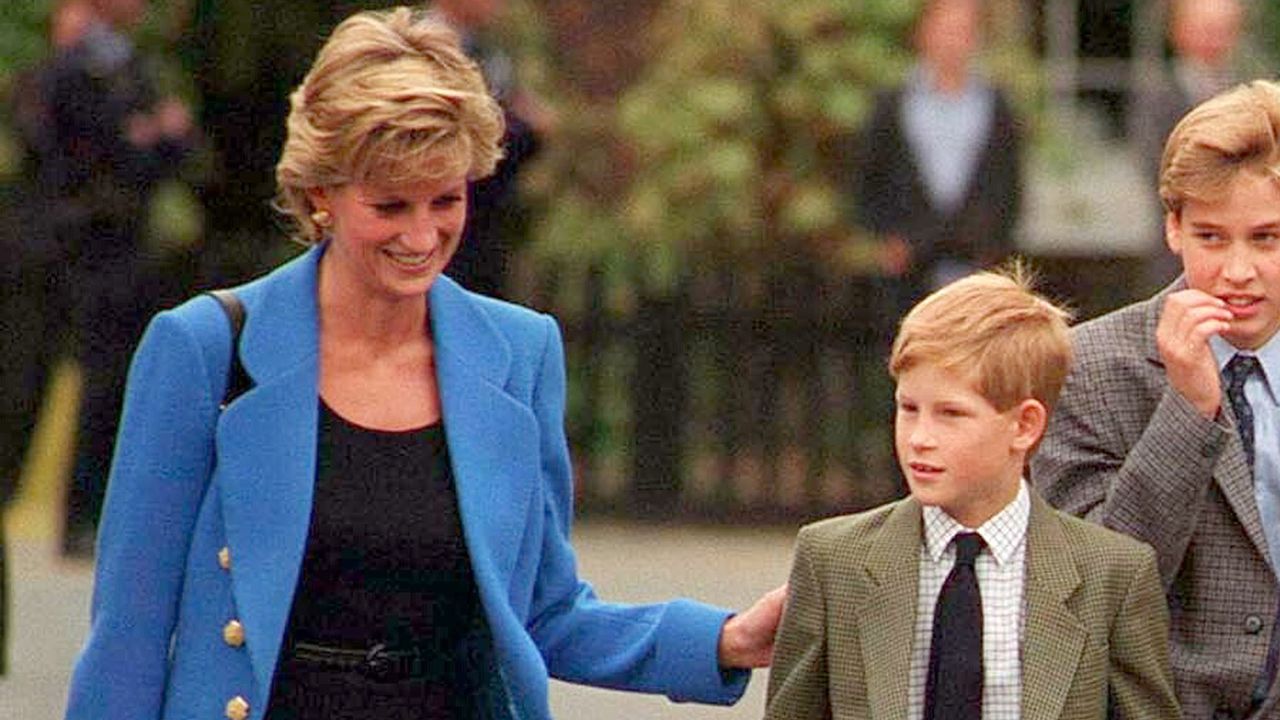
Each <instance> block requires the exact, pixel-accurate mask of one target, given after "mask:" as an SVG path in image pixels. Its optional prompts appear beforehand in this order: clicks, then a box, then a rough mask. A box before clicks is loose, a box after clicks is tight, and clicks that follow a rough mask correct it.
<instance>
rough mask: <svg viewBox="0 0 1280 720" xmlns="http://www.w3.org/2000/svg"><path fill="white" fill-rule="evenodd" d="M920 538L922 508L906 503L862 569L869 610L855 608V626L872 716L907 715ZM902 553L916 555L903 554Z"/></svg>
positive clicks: (893, 515) (883, 530) (892, 515)
mask: <svg viewBox="0 0 1280 720" xmlns="http://www.w3.org/2000/svg"><path fill="white" fill-rule="evenodd" d="M921 533H922V521H921V515H920V505H919V503H917V502H916V501H915V500H913V499H910V498H908V499H906V500H903V501H902V502H901V503H899V504H898V506H897V507H896V508H894V510H893V511H892V512H891V513H890V514H889V517H888V518H887V519H886V520H885V524H884V526H883V527H882V528H881V531H880V533H879V537H878V538H877V539H876V541H875V543H874V544H873V545H872V547H871V549H870V550H869V551H868V553H867V559H866V566H865V568H864V569H865V572H866V578H867V581H868V582H870V583H871V587H872V589H871V591H870V592H869V593H868V595H867V600H866V603H865V605H864V606H863V607H861V608H858V609H857V611H856V615H855V618H854V621H855V622H856V623H857V624H858V636H859V637H860V638H862V667H863V668H864V670H865V672H866V676H867V695H868V698H867V701H868V704H869V706H870V708H871V717H875V718H886V719H893V718H906V716H907V708H908V700H907V690H908V684H907V678H908V674H909V672H910V669H911V645H912V640H913V638H914V636H915V622H916V605H917V603H918V597H917V595H918V592H919V586H920V563H919V556H918V554H917V553H918V552H919V550H918V548H919V547H920V541H921V537H922V535H921ZM903 548H912V549H915V550H916V552H903Z"/></svg>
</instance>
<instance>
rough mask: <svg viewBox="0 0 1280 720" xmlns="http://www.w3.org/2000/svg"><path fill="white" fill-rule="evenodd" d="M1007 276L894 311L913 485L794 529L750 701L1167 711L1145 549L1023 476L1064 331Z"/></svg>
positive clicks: (910, 715) (930, 715) (978, 712)
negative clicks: (777, 618) (883, 501)
mask: <svg viewBox="0 0 1280 720" xmlns="http://www.w3.org/2000/svg"><path fill="white" fill-rule="evenodd" d="M1012 275H1013V276H1012V277H1011V276H1006V275H1001V274H996V273H980V274H978V275H973V276H970V277H968V278H965V279H962V280H959V281H957V282H955V283H953V284H951V285H948V286H946V287H944V288H943V289H941V290H939V291H937V292H935V293H934V294H933V295H931V296H929V297H928V298H926V299H925V300H924V301H922V302H921V303H920V304H919V305H917V306H916V307H915V308H914V309H913V310H912V311H911V312H910V313H909V314H908V315H907V317H906V319H905V320H904V321H903V323H902V329H901V332H900V333H899V334H898V337H897V340H896V341H895V343H894V347H893V354H892V357H891V359H890V371H891V373H892V374H893V376H894V378H895V380H896V381H897V383H898V386H897V392H896V404H897V417H896V421H895V441H896V447H897V453H898V461H899V463H901V465H902V471H903V474H904V475H905V476H906V478H907V483H908V485H909V486H910V488H911V497H908V498H906V499H904V500H901V501H898V502H895V503H891V504H888V505H885V506H883V507H880V508H876V509H874V510H871V511H868V512H865V513H861V514H858V515H852V516H846V517H838V518H832V519H829V520H825V521H822V522H818V523H815V524H813V525H809V526H807V527H805V528H804V529H802V530H801V531H800V536H799V539H798V541H797V546H796V551H795V559H794V563H793V567H792V572H791V582H790V587H791V591H790V597H789V599H788V602H787V607H786V611H785V613H784V616H783V620H782V624H781V626H780V630H779V633H778V637H777V642H776V644H775V649H774V658H773V670H772V671H771V672H770V674H769V693H768V701H767V710H766V718H768V719H770V720H784V719H785V720H792V719H794V720H811V719H814V718H832V719H835V720H840V719H848V720H852V719H855V718H875V719H876V720H920V719H921V718H924V720H942V719H943V718H946V720H956V719H957V718H984V719H985V720H993V719H996V718H1028V719H1030V718H1035V719H1037V720H1042V719H1062V720H1068V719H1069V720H1103V719H1104V718H1108V717H1116V718H1126V719H1128V720H1133V719H1135V718H1144V719H1150V720H1171V719H1175V718H1178V717H1179V713H1178V707H1177V702H1176V700H1175V699H1174V695H1173V685H1172V679H1171V678H1170V673H1169V656H1168V644H1167V642H1166V636H1167V632H1168V613H1167V612H1166V609H1165V607H1164V604H1163V603H1162V602H1161V589H1160V583H1159V576H1158V573H1157V571H1156V565H1155V557H1154V554H1153V553H1152V551H1151V549H1150V548H1149V547H1146V546H1145V545H1143V544H1141V543H1139V542H1137V541H1135V540H1133V539H1132V538H1129V537H1126V536H1124V535H1121V534H1119V533H1115V532H1111V531H1109V530H1107V529H1105V528H1101V527H1098V526H1096V525H1093V524H1090V523H1086V522H1083V521H1081V520H1079V519H1077V518H1073V517H1070V516H1068V515H1066V514H1063V513H1059V512H1058V511H1056V510H1053V509H1052V508H1050V507H1049V506H1048V505H1047V504H1046V503H1045V502H1044V501H1043V500H1041V499H1040V498H1039V497H1038V496H1036V495H1035V493H1034V492H1032V491H1031V490H1030V489H1029V488H1028V486H1027V484H1026V482H1024V481H1023V467H1024V464H1025V461H1026V459H1027V457H1028V456H1029V455H1030V454H1031V453H1032V451H1033V450H1034V448H1035V446H1036V445H1037V443H1038V442H1039V441H1040V437H1041V434H1042V433H1043V431H1044V427H1045V424H1046V422H1047V421H1048V414H1049V409H1050V408H1051V407H1052V406H1053V404H1054V401H1055V400H1056V399H1057V396H1058V393H1059V391H1060V390H1061V388H1062V383H1063V379H1064V378H1065V376H1066V374H1067V368H1068V365H1069V363H1070V357H1071V344H1070V340H1069V337H1068V333H1067V325H1066V320H1065V317H1064V313H1063V312H1062V311H1061V310H1059V309H1058V308H1056V307H1054V306H1053V305H1052V304H1050V303H1049V302H1047V301H1046V300H1044V299H1043V298H1040V297H1039V296H1037V295H1036V294H1034V293H1033V292H1032V291H1031V290H1030V288H1029V287H1028V284H1027V282H1026V281H1025V280H1024V279H1023V278H1022V277H1021V273H1018V272H1015V273H1013V274H1012ZM975 534H976V537H975ZM974 545H976V546H977V551H976V555H973V554H971V551H972V546H974ZM966 546H969V549H970V551H968V552H966V551H962V550H961V549H960V548H964V547H966ZM962 555H963V556H964V557H966V558H967V557H975V559H974V560H961V559H959V558H960V557H961V556H962ZM966 567H968V568H972V569H971V570H969V571H968V574H967V578H965V579H961V578H962V577H963V576H964V575H965V568H966ZM944 577H945V579H944ZM964 583H967V584H968V587H969V588H972V589H971V590H966V591H965V592H966V593H968V594H967V595H963V593H962V595H963V597H964V598H967V600H964V599H962V600H961V602H960V604H959V605H956V603H955V602H954V598H955V594H954V588H955V587H956V586H957V585H961V584H964ZM975 594H976V595H979V596H980V599H978V601H977V602H976V603H974V602H973V596H974V595H975ZM944 598H945V599H944ZM975 604H976V607H974V605H975ZM954 620H958V621H959V622H953V621H954ZM974 626H976V627H974ZM957 630H958V632H957ZM948 656H949V657H948ZM957 656H958V657H957ZM949 686H950V687H956V688H958V689H959V690H958V691H957V692H948V690H947V688H948V687H949Z"/></svg>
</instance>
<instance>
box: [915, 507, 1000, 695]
mask: <svg viewBox="0 0 1280 720" xmlns="http://www.w3.org/2000/svg"><path fill="white" fill-rule="evenodd" d="M954 542H955V546H956V564H955V566H954V567H952V568H951V574H950V575H947V579H946V581H944V582H943V583H942V591H941V592H939V593H938V604H937V606H936V607H935V608H934V612H933V640H932V642H931V643H930V645H929V674H928V675H927V676H926V678H925V685H924V720H944V719H945V720H981V718H982V595H981V594H980V593H979V592H978V576H977V574H976V573H975V572H974V567H973V562H974V560H975V559H977V557H978V553H980V552H982V548H983V546H984V545H985V543H983V541H982V536H981V535H979V534H977V533H972V532H966V533H960V534H959V535H956V536H955V540H954Z"/></svg>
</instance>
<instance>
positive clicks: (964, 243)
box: [849, 0, 1022, 322]
mask: <svg viewBox="0 0 1280 720" xmlns="http://www.w3.org/2000/svg"><path fill="white" fill-rule="evenodd" d="M982 19H983V5H982V2H981V0H926V2H925V3H924V5H923V7H922V8H921V10H920V14H919V16H918V17H917V18H916V22H915V25H914V27H913V32H912V37H913V40H914V43H915V48H916V53H917V62H916V65H915V67H914V69H913V70H912V72H911V74H910V76H909V77H908V78H907V80H906V81H905V82H904V83H903V84H902V85H901V86H899V87H896V88H893V89H890V90H888V91H885V92H882V93H880V94H879V95H878V97H877V98H876V102H875V106H874V109H873V110H872V113H871V117H870V120H869V121H868V123H867V125H866V126H865V128H864V129H863V132H862V135H861V137H860V138H859V139H858V143H857V144H858V147H857V149H856V150H855V152H854V157H855V158H856V159H857V161H856V164H855V165H854V166H853V167H852V168H851V169H850V172H849V181H850V183H851V185H852V187H851V190H852V196H853V200H854V203H855V205H856V209H857V212H858V219H859V221H860V222H861V223H862V225H863V226H864V227H865V228H866V229H868V230H870V231H871V232H873V233H875V234H876V235H878V236H879V237H880V238H881V239H882V240H883V245H882V252H881V270H882V272H883V273H884V275H885V276H886V291H887V295H888V296H889V298H890V300H889V302H890V307H889V308H886V314H887V315H888V316H889V318H890V319H891V321H892V322H896V321H897V319H898V318H899V317H901V315H902V313H903V312H905V310H906V309H907V308H908V307H910V306H911V305H912V304H914V303H915V302H916V301H917V300H919V299H920V298H921V297H923V296H924V295H925V294H926V293H928V292H929V291H930V290H932V289H935V288H938V287H941V286H942V285H945V284H946V283H948V282H949V281H951V280H954V279H957V278H959V277H961V276H964V275H967V274H969V273H971V272H973V271H974V270H976V269H978V268H981V267H984V266H988V265H992V264H994V263H997V262H999V261H1000V260H1002V259H1003V258H1005V257H1006V256H1007V255H1008V254H1009V253H1010V252H1011V251H1012V250H1013V245H1014V243H1013V241H1014V238H1013V232H1014V228H1015V227H1016V225H1017V222H1018V213H1019V210H1020V208H1021V199H1022V173H1021V169H1020V162H1019V147H1020V144H1019V136H1018V127H1017V122H1016V120H1015V118H1014V115H1013V112H1012V110H1011V108H1010V106H1009V102H1008V100H1007V99H1006V98H1005V94H1004V93H1003V92H1002V91H1001V90H1000V89H999V88H997V87H995V86H994V85H992V84H991V83H990V82H989V81H987V80H986V79H984V78H983V77H982V76H981V75H980V74H979V73H978V71H977V68H975V67H974V58H975V56H976V55H977V53H978V51H979V49H980V48H981V45H982V27H981V26H982Z"/></svg>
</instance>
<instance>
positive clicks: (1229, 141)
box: [1160, 80, 1280, 215]
mask: <svg viewBox="0 0 1280 720" xmlns="http://www.w3.org/2000/svg"><path fill="white" fill-rule="evenodd" d="M1278 136H1280V85H1277V84H1276V83H1274V82H1270V81H1267V80H1255V81H1253V82H1250V83H1245V84H1243V85H1237V86H1236V87H1234V88H1232V89H1230V90H1227V91H1225V92H1223V93H1221V94H1219V95H1216V96H1214V97H1212V98H1210V99H1208V100H1206V101H1204V102H1203V103H1201V104H1199V105H1197V106H1196V107H1195V108H1193V109H1192V110H1191V111H1190V112H1188V113H1187V114H1186V115H1185V116H1184V117H1183V118H1182V120H1180V121H1178V124H1177V125H1176V126H1174V128H1173V132H1171V133H1169V139H1168V141H1166V142H1165V146H1164V154H1163V155H1162V156H1161V159H1160V201H1161V203H1163V205H1164V209H1165V211H1166V212H1169V213H1173V214H1174V215H1177V214H1178V213H1180V212H1181V211H1182V206H1183V204H1184V203H1186V201H1187V200H1202V201H1213V200H1215V199H1217V198H1218V197H1221V195H1222V193H1224V192H1225V191H1226V190H1227V187H1228V186H1229V185H1230V184H1231V180H1232V179H1233V178H1235V176H1236V175H1237V174H1238V173H1240V172H1241V171H1242V170H1250V171H1253V172H1257V173H1260V174H1265V175H1269V176H1270V177H1272V178H1280V137H1278Z"/></svg>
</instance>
